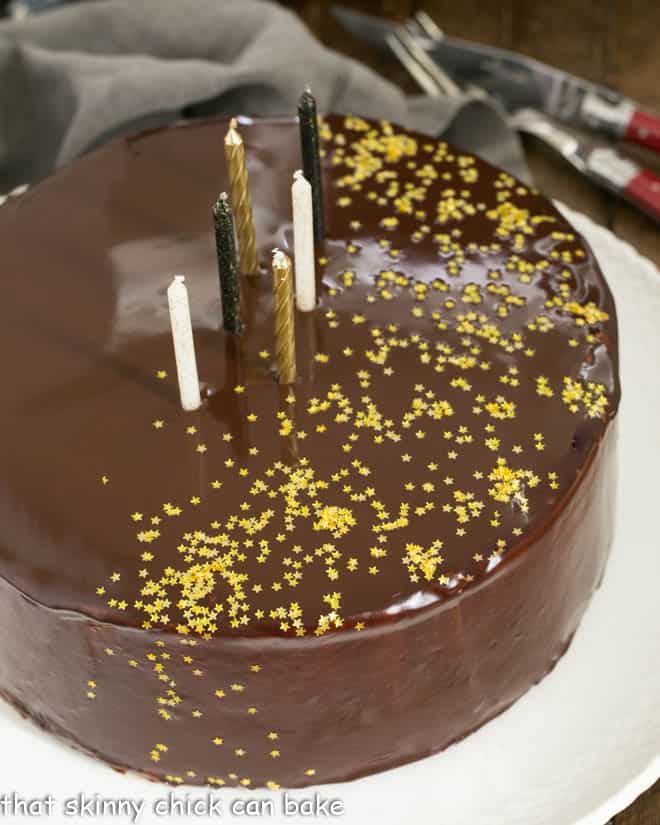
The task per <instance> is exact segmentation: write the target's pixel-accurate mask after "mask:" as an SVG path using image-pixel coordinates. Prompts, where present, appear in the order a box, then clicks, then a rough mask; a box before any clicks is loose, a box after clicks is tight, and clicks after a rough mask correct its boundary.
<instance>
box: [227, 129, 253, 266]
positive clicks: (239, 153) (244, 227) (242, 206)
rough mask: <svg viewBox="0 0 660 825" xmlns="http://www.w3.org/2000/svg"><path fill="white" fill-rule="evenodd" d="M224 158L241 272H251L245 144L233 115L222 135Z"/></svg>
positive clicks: (249, 216) (251, 221) (251, 240)
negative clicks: (223, 135)
mask: <svg viewBox="0 0 660 825" xmlns="http://www.w3.org/2000/svg"><path fill="white" fill-rule="evenodd" d="M225 159H226V161H227V171H228V173H229V186H230V189H231V202H232V207H233V210H234V216H235V218H236V234H237V236H238V254H239V257H240V261H241V271H242V272H243V273H244V274H248V275H255V274H256V273H257V272H258V271H259V261H258V259H257V241H256V234H255V230H254V218H253V215H252V200H251V198H250V187H249V181H248V172H247V166H246V164H245V145H244V144H243V138H242V137H241V135H240V133H239V131H238V123H237V121H236V118H232V120H231V122H230V124H229V129H228V131H227V134H226V136H225Z"/></svg>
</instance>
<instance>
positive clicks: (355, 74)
mask: <svg viewBox="0 0 660 825" xmlns="http://www.w3.org/2000/svg"><path fill="white" fill-rule="evenodd" d="M307 83H309V84H310V85H311V87H312V89H313V91H314V94H315V95H316V97H317V100H318V102H319V108H320V110H321V111H327V112H330V111H334V112H346V113H349V112H350V113H354V114H360V115H364V116H366V117H377V118H381V117H384V118H389V119H391V120H393V121H395V122H397V123H400V124H402V125H405V126H407V127H410V128H415V129H418V130H420V131H423V132H427V133H429V134H433V135H442V136H443V137H446V138H447V139H448V140H451V141H452V142H454V143H456V144H457V145H459V146H461V147H462V148H464V149H467V150H469V151H473V152H475V153H477V154H480V155H482V156H483V157H485V158H487V159H488V160H490V161H492V162H493V163H495V164H497V165H498V166H501V167H503V168H505V169H507V170H509V171H511V172H513V173H514V174H516V175H518V176H519V177H523V178H526V177H527V170H526V167H525V163H524V159H523V155H522V151H521V148H520V144H519V142H518V139H517V136H515V135H514V134H513V132H512V131H511V130H510V129H509V128H508V126H507V125H506V123H505V121H504V118H503V117H502V116H501V113H500V112H498V110H497V109H496V108H495V106H493V105H491V104H490V103H488V102H484V101H481V100H475V99H473V98H470V97H462V98H454V99H441V100H432V99H430V98H422V97H415V98H407V97H406V96H405V95H404V94H403V93H402V92H401V90H400V89H399V88H397V87H396V86H394V85H392V84H391V83H389V82H388V81H386V80H384V79H383V78H382V77H379V76H378V75H376V74H374V73H373V72H372V71H370V70H369V69H367V68H366V67H365V66H362V65H361V64H359V63H357V62H356V61H353V60H349V59H348V58H346V57H343V56H342V55H339V54H337V53H336V52H333V51H330V50H329V49H326V48H325V47H323V46H322V45H321V44H320V43H319V42H318V41H317V40H316V39H315V38H314V37H313V36H312V35H311V33H310V32H309V31H308V30H307V28H306V27H305V26H304V24H303V23H302V22H301V21H300V19H299V18H298V17H296V16H295V15H294V14H293V13H291V12H289V11H287V10H286V9H284V8H282V7H281V6H279V5H276V4H274V3H268V2H263V1H262V0H98V2H94V3H84V4H80V5H70V6H66V7H63V8H61V9H58V10H56V11H51V12H48V13H44V14H41V15H36V16H34V17H31V18H28V19H26V20H23V21H20V22H5V23H1V24H0V192H2V191H7V190H8V189H11V188H12V187H13V186H16V185H17V184H21V183H24V182H33V181H35V180H38V179H39V178H41V177H43V176H44V175H47V174H48V173H49V172H51V171H52V170H53V169H54V168H56V167H58V166H61V165H62V164H64V163H67V162H68V161H70V160H72V159H73V158H75V157H76V156H78V155H80V154H82V153H84V152H86V151H89V150H90V149H92V148H93V147H95V146H97V145H98V144H100V143H101V142H102V141H105V140H107V139H108V138H110V137H112V136H115V135H119V134H126V133H129V132H134V131H136V130H139V129H142V128H146V127H150V126H154V125H157V124H162V123H167V122H171V121H175V120H178V119H180V118H182V117H201V116H206V115H217V114H227V115H228V114H253V115H274V114H278V115H279V114H283V113H289V114H293V113H295V111H296V103H297V100H298V97H299V95H300V93H301V91H302V89H303V87H304V85H305V84H307Z"/></svg>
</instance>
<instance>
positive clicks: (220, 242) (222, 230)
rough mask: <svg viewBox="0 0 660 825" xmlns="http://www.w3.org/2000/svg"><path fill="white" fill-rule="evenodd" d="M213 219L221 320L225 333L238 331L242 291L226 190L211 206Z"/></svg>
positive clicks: (239, 327)
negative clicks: (220, 299) (220, 296)
mask: <svg viewBox="0 0 660 825" xmlns="http://www.w3.org/2000/svg"><path fill="white" fill-rule="evenodd" d="M213 222H214V225H215V245H216V249H217V252H218V272H219V275H220V293H221V295H222V322H223V324H224V327H225V329H226V330H227V332H233V333H239V332H240V331H241V314H240V313H241V290H240V284H239V280H238V259H237V257H236V241H235V239H234V218H233V215H232V212H231V206H230V205H229V196H228V195H227V193H226V192H223V193H222V194H221V195H220V197H219V198H218V200H217V201H216V202H215V204H214V206H213Z"/></svg>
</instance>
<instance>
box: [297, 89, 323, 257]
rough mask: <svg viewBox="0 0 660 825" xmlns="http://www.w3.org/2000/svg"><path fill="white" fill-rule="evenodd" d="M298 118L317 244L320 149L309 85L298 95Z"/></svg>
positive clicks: (320, 230)
mask: <svg viewBox="0 0 660 825" xmlns="http://www.w3.org/2000/svg"><path fill="white" fill-rule="evenodd" d="M298 119H299V121H300V144H301V149H302V160H303V174H304V175H305V177H306V178H307V180H308V181H309V182H310V184H311V186H312V202H313V206H314V242H315V243H316V244H317V246H318V245H319V244H321V243H322V242H323V240H324V238H325V215H324V211H323V181H322V179H321V150H320V148H319V126H318V118H317V114H316V100H315V99H314V95H313V94H312V92H311V90H310V88H309V87H307V88H306V89H305V91H304V92H303V93H302V95H301V97H300V102H299V103H298Z"/></svg>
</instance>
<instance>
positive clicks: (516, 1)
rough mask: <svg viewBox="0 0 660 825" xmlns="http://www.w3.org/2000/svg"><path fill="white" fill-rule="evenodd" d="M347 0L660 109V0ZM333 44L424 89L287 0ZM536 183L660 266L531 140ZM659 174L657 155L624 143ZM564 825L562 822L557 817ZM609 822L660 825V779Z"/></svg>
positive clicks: (629, 218) (621, 219) (636, 230)
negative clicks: (430, 23)
mask: <svg viewBox="0 0 660 825" xmlns="http://www.w3.org/2000/svg"><path fill="white" fill-rule="evenodd" d="M343 2H344V5H348V6H352V7H354V8H357V9H360V10H362V11H367V12H370V13H374V14H380V15H383V16H387V17H393V18H397V19H404V18H405V17H407V16H409V15H410V14H412V12H414V11H416V10H420V9H423V10H424V11H427V12H428V13H429V14H430V15H431V16H432V17H433V18H434V19H435V20H436V22H437V23H438V24H439V25H440V26H441V28H443V29H444V30H445V31H446V32H447V33H448V34H450V35H456V36H458V37H465V38H468V39H472V40H480V41H482V42H484V43H490V44H492V45H495V46H502V47H504V48H509V49H515V50H517V51H521V52H525V53H526V54H529V55H531V56H532V57H536V58H537V59H539V60H544V61H546V62H548V63H552V64H554V65H556V66H559V67H560V68H562V69H565V70H567V71H570V72H573V73H575V74H578V75H581V76H583V77H587V78H589V79H591V80H594V81H600V82H604V83H607V84H609V85H611V86H614V87H616V88H618V89H620V90H621V91H622V92H624V93H625V94H627V95H630V96H631V97H633V98H635V99H636V100H638V101H640V102H642V103H643V104H645V105H646V106H648V107H650V108H654V109H656V110H657V111H659V112H660V45H659V44H658V32H660V2H658V0H554V2H551V3H547V2H542V0H499V1H498V2H497V3H494V2H490V3H484V2H483V0H458V2H457V0H426V2H425V0H343ZM283 5H286V6H290V7H292V8H293V9H295V10H296V11H297V12H298V13H299V14H300V15H301V16H302V17H303V18H304V19H305V21H306V22H307V24H308V25H309V26H310V28H311V29H312V30H313V31H314V32H315V34H316V35H317V36H318V37H319V38H320V39H321V40H322V41H323V42H324V43H326V44H327V45H328V46H331V47H332V48H334V49H336V50H337V51H341V52H343V53H345V54H347V55H350V56H351V57H355V58H357V59H358V60H361V61H362V62H364V63H366V64H368V65H369V66H371V67H372V68H374V69H376V70H377V71H381V72H386V73H387V76H388V77H389V78H390V79H392V80H394V81H395V82H397V83H399V84H400V85H401V86H403V87H404V88H405V89H407V90H408V91H411V92H418V91H419V90H418V89H417V88H416V87H415V85H414V84H411V81H410V80H409V78H408V76H407V74H406V73H405V72H404V71H403V70H401V69H400V68H399V67H398V65H397V63H396V62H395V61H394V60H393V59H390V58H388V57H386V56H383V55H381V54H378V53H376V52H374V51H373V50H371V49H369V48H368V47H366V46H365V45H364V44H363V43H361V42H359V41H357V40H355V39H354V38H352V37H350V36H349V35H347V34H346V32H345V31H344V30H343V29H341V28H340V27H339V26H338V25H337V24H336V23H335V22H334V20H333V19H332V17H331V15H330V13H329V6H330V3H328V2H326V1H325V0H287V1H286V2H283ZM525 149H526V152H527V158H528V163H529V167H530V169H531V171H532V175H533V177H534V181H535V182H536V184H537V185H538V186H539V187H540V188H541V189H542V190H543V191H544V192H545V193H546V194H547V195H550V196H551V197H553V198H559V199H560V200H562V201H563V202H564V203H566V204H568V205H569V206H571V207H573V208H574V209H578V210H580V211H581V212H584V213H586V214H587V215H589V216H590V217H591V218H593V219H594V220H595V221H597V222H598V223H600V224H603V225H604V226H606V227H608V228H609V229H610V230H611V231H612V232H614V233H615V234H616V235H618V236H619V237H620V238H623V239H624V240H626V241H628V242H629V243H631V244H632V245H633V246H634V247H636V248H637V249H638V250H639V251H640V252H641V253H642V254H644V255H646V256H648V257H649V258H650V259H651V260H652V261H654V262H655V263H656V265H658V266H660V229H659V228H658V227H657V226H656V225H655V224H654V223H652V222H651V220H649V219H648V218H646V217H644V216H643V215H640V214H639V213H638V212H636V211H635V210H634V209H632V208H631V207H629V206H628V205H627V204H623V203H621V202H620V201H618V200H616V199H615V198H613V197H611V196H610V195H608V194H606V193H603V192H602V191H600V190H596V189H595V188H594V187H593V186H592V185H591V184H590V183H589V182H587V181H586V180H584V179H583V178H581V177H580V175H578V173H577V172H574V171H573V170H572V169H571V168H570V167H569V166H567V165H566V164H565V163H564V162H563V161H562V160H560V159H558V158H557V157H555V156H552V155H550V154H548V152H547V151H546V150H544V149H543V147H541V146H539V145H538V144H535V143H534V142H533V141H527V140H526V142H525ZM625 150H626V151H628V152H629V153H630V154H631V155H634V156H635V158H636V159H637V160H640V161H642V162H643V163H644V164H646V165H647V166H648V167H650V168H653V169H655V170H656V171H658V172H660V158H659V157H657V156H654V155H652V154H650V153H646V152H645V151H643V150H633V149H630V147H625ZM557 825H565V823H557ZM611 825H660V782H658V784H656V786H655V787H654V788H652V789H651V790H650V791H649V792H648V793H646V794H645V795H644V796H642V797H641V798H640V799H638V800H637V802H636V803H635V804H634V805H632V806H631V807H630V808H629V809H628V810H627V811H624V812H622V813H620V814H618V815H617V816H616V817H615V818H614V819H613V820H612V822H611Z"/></svg>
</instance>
